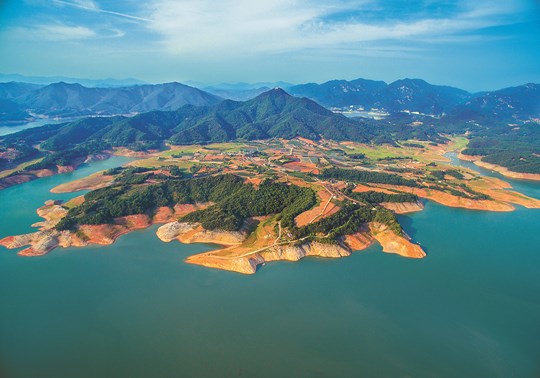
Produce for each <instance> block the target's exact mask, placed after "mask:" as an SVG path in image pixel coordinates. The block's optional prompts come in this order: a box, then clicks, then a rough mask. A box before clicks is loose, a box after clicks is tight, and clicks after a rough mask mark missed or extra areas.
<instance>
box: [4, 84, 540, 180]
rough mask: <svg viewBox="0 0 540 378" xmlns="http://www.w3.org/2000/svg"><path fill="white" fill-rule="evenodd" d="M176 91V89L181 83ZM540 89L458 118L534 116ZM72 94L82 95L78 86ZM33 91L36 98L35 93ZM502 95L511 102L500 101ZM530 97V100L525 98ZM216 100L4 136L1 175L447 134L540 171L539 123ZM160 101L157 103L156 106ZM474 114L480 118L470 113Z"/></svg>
mask: <svg viewBox="0 0 540 378" xmlns="http://www.w3.org/2000/svg"><path fill="white" fill-rule="evenodd" d="M173 87H178V85H177V84H175V85H174V86H173ZM538 87H539V86H538V85H525V86H522V87H517V88H512V89H507V90H504V91H503V92H502V94H499V95H497V96H496V95H494V94H493V93H491V92H490V93H486V94H483V95H482V96H481V97H478V98H474V99H471V100H470V101H468V102H465V103H463V104H461V105H460V106H463V107H465V108H467V109H468V110H467V112H465V113H460V114H462V115H463V114H465V115H473V114H474V115H476V116H478V114H480V113H481V112H487V109H489V108H492V107H495V108H496V109H500V114H503V111H504V112H506V113H505V114H508V110H507V109H514V110H517V111H520V112H521V111H524V109H527V110H526V111H527V112H529V111H530V110H531V109H536V108H537V105H538V101H537V98H536V97H534V96H537V94H538V89H539V88H538ZM69 88H75V89H80V86H75V87H72V86H70V87H69ZM83 88H84V87H83ZM178 88H183V87H178ZM8 89H9V90H7V89H6V88H4V92H3V93H4V95H5V96H12V97H15V98H20V96H23V97H24V96H26V95H24V94H23V95H21V91H23V89H24V88H22V89H21V87H20V86H16V85H12V86H10V87H9V88H8ZM43 89H47V87H42V88H39V89H37V90H38V91H42V92H41V93H47V92H44V91H43ZM83 91H85V90H83ZM30 93H35V89H34V90H32V92H30ZM136 93H139V92H136ZM195 93H198V92H195ZM503 95H504V96H506V97H502V96H503ZM524 95H525V96H526V101H525V100H523V99H520V98H521V97H522V96H524ZM165 97H166V98H167V99H168V100H167V101H168V102H166V103H168V104H171V105H169V106H170V107H176V105H172V103H171V100H169V98H170V96H165ZM43 98H45V99H43ZM68 98H69V96H68ZM76 98H77V97H76ZM158 98H159V96H158ZM501 98H503V99H506V100H505V101H506V102H505V103H503V102H502V100H500V99H501ZM205 99H207V98H205ZM482 99H485V101H484V100H482ZM91 100H93V101H91V103H96V101H95V99H92V98H91ZM210 100H213V101H215V102H217V103H215V104H213V105H192V104H186V105H183V106H180V107H178V108H177V109H176V110H167V111H161V110H160V111H149V112H142V113H140V114H136V115H134V116H130V117H127V116H110V117H95V116H91V117H84V118H80V119H77V120H75V121H71V122H66V123H61V124H54V125H46V126H42V127H37V128H32V129H27V130H23V131H21V132H18V133H14V134H10V135H6V136H3V137H0V169H1V170H4V169H9V168H13V167H15V166H16V165H18V164H20V163H22V162H26V161H29V160H32V159H36V158H38V157H43V159H42V160H41V161H40V162H39V163H35V164H33V165H31V166H28V167H26V168H25V170H26V171H28V170H35V169H55V167H57V166H64V165H66V164H70V162H71V161H73V160H74V159H79V160H81V159H82V160H84V159H86V158H87V157H88V156H90V155H92V154H95V153H99V152H102V151H105V150H110V149H111V148H114V147H127V148H129V149H132V150H148V149H160V148H164V146H165V144H175V145H182V144H199V143H200V144H204V143H211V142H227V141H234V140H262V139H270V138H284V139H293V138H295V137H304V138H308V139H312V140H319V139H332V140H336V141H357V142H362V143H374V144H383V143H390V144H393V145H395V146H398V145H399V144H398V142H399V141H407V140H412V139H417V140H424V141H430V142H432V143H440V142H444V141H446V140H447V139H445V136H444V135H446V134H454V135H464V134H465V135H467V134H468V136H469V138H471V142H470V146H471V148H472V149H471V150H470V151H469V152H470V153H471V154H481V155H486V159H491V161H497V162H498V164H500V165H505V166H508V167H514V168H515V169H516V170H521V171H524V172H537V171H539V170H540V158H538V156H537V154H538V146H537V142H535V141H536V137H535V135H537V134H538V131H539V130H540V129H539V128H538V124H537V123H534V122H529V123H524V124H523V125H522V126H521V127H517V128H515V127H514V128H509V127H508V123H504V122H493V123H490V124H484V125H481V124H478V123H476V122H470V121H465V120H458V122H455V121H456V118H451V116H444V117H440V118H437V117H429V116H423V115H413V114H408V113H396V114H395V115H391V116H390V117H388V119H386V120H381V121H377V120H371V119H365V118H358V117H357V118H348V117H345V116H344V115H342V114H339V113H334V112H332V111H330V110H328V109H327V108H325V107H323V106H321V105H319V104H318V103H316V102H315V101H313V100H310V99H308V98H306V97H302V98H300V97H294V96H291V95H290V94H288V93H287V92H285V91H284V90H283V89H280V88H275V89H272V90H269V91H267V92H264V93H262V94H260V95H259V96H257V97H255V98H254V99H251V100H248V101H243V102H240V101H233V100H223V101H220V100H219V99H217V98H214V97H210ZM6 101H10V100H6ZM34 101H36V102H37V103H39V101H43V106H45V104H46V103H47V102H46V101H49V100H48V99H47V97H46V96H45V95H44V97H37V98H35V99H34ZM97 103H99V102H97ZM148 103H151V102H148ZM156 103H158V101H155V102H154V103H153V104H156ZM161 104H164V103H161ZM505 104H506V105H505ZM76 105H80V103H76ZM158 105H159V104H158ZM508 105H509V106H508ZM473 108H474V109H475V111H474V112H473V110H471V109H473ZM512 114H513V113H512ZM418 120H422V121H418ZM412 121H414V122H412ZM531 138H532V139H531ZM517 146H519V148H517ZM516 162H517V163H516ZM518 163H519V164H518Z"/></svg>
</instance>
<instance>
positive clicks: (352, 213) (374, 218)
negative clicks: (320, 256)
mask: <svg viewBox="0 0 540 378" xmlns="http://www.w3.org/2000/svg"><path fill="white" fill-rule="evenodd" d="M368 222H378V223H382V224H385V225H387V226H388V227H389V228H390V229H391V230H392V231H394V232H395V233H397V234H398V235H401V233H402V229H401V225H400V224H399V222H398V221H397V219H396V216H395V215H394V213H392V212H391V211H390V210H387V209H385V208H384V207H381V206H374V207H372V206H360V205H357V204H353V203H346V204H345V205H344V206H343V207H342V208H341V209H340V210H339V211H338V212H337V213H335V214H332V215H330V216H329V217H326V218H323V219H321V220H319V221H317V222H314V223H311V224H309V225H306V226H304V227H301V228H297V229H294V230H293V232H294V233H293V235H294V236H296V237H297V238H304V237H309V238H311V239H313V238H315V237H317V239H318V240H321V241H327V242H333V241H335V240H336V238H337V237H339V236H343V235H349V234H354V233H355V232H358V231H359V230H360V229H361V227H362V225H364V224H366V223H368Z"/></svg>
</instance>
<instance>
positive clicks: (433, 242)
mask: <svg viewBox="0 0 540 378" xmlns="http://www.w3.org/2000/svg"><path fill="white" fill-rule="evenodd" d="M128 160H129V159H126V158H121V157H113V158H110V159H108V160H105V161H99V162H93V163H90V164H88V165H85V166H83V167H81V168H80V169H78V170H77V171H75V172H72V173H68V174H63V175H57V176H53V177H47V178H42V179H39V180H36V181H32V182H29V183H25V184H22V185H17V186H14V187H11V188H8V189H5V190H2V191H0V208H1V209H2V213H1V214H2V221H1V223H0V237H4V236H6V235H13V234H19V233H25V232H31V231H32V228H31V227H30V226H31V224H32V223H34V222H37V221H39V220H40V218H39V217H38V216H37V214H36V212H35V211H36V209H37V208H38V207H39V206H41V204H42V203H43V202H44V201H45V200H47V199H68V198H72V197H74V196H76V195H78V194H80V193H70V194H52V193H50V192H49V190H50V189H51V188H53V187H54V186H57V185H59V184H61V183H64V182H68V181H72V180H74V179H77V178H80V177H84V176H86V175H88V174H90V173H92V172H96V171H99V170H103V169H107V168H110V167H114V166H118V165H122V164H124V163H126V162H127V161H128ZM454 163H457V161H454ZM464 164H468V163H464ZM482 172H483V173H484V174H490V175H491V174H492V173H491V172H489V171H482ZM509 182H511V183H512V184H513V185H514V186H515V188H516V189H517V190H520V191H522V192H524V193H525V194H528V195H530V196H533V197H536V198H540V183H532V182H525V181H510V180H509ZM400 221H401V223H402V224H403V226H404V229H405V231H406V232H407V233H408V234H409V235H411V236H412V237H413V239H414V240H415V241H417V242H420V243H421V244H422V246H423V248H424V249H425V250H426V252H427V254H428V256H427V257H426V258H425V259H422V260H416V259H406V258H402V257H399V256H397V255H391V254H385V253H382V252H381V248H380V247H379V246H378V245H374V246H372V247H370V248H369V249H368V250H365V251H362V252H357V253H354V254H353V255H352V256H351V257H348V258H343V259H332V260H327V259H315V258H307V259H304V260H302V261H299V262H296V263H288V262H275V263H269V264H267V265H265V266H263V267H262V268H261V269H260V270H259V271H258V272H257V274H255V275H251V276H245V275H241V274H237V273H232V272H226V271H219V270H213V269H208V268H204V267H200V266H194V265H188V264H185V263H184V259H185V258H186V257H187V256H189V255H191V254H194V253H198V252H203V251H207V250H209V249H211V248H214V247H213V246H211V245H205V244H191V245H184V244H180V243H178V242H172V243H163V242H161V241H160V240H159V239H158V238H157V237H156V236H155V231H156V228H157V227H156V226H154V227H152V228H150V229H147V230H143V231H137V232H133V233H131V234H128V235H124V236H122V237H120V238H119V239H118V240H117V242H116V243H115V244H113V245H111V246H104V247H100V246H91V247H85V248H68V249H61V248H59V249H56V250H54V251H52V252H51V253H49V254H47V255H45V256H43V257H33V258H26V257H20V256H17V255H16V252H17V251H16V250H7V249H4V248H1V247H0V314H1V315H0V376H2V377H4V376H5V377H31V378H35V377H98V376H114V377H180V376H184V377H204V376H219V377H252V376H256V377H276V376H277V377H288V376H306V377H330V376H339V377H358V376H365V377H373V376H379V377H398V376H411V377H434V376H437V377H510V376H512V377H538V376H539V375H540V358H539V357H540V247H539V246H540V233H539V232H538V230H539V225H540V211H539V210H529V209H525V208H522V207H518V208H517V209H516V211H514V212H510V213H493V212H482V211H470V210H464V209H454V208H448V207H444V206H442V205H438V204H436V203H433V202H427V203H426V208H425V210H424V211H422V212H419V213H415V214H412V215H407V216H400Z"/></svg>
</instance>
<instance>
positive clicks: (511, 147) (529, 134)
mask: <svg viewBox="0 0 540 378" xmlns="http://www.w3.org/2000/svg"><path fill="white" fill-rule="evenodd" d="M463 153H464V154H466V155H481V156H483V157H482V160H483V161H485V162H487V163H491V164H497V165H501V166H503V167H506V168H508V169H509V170H511V171H514V172H523V173H540V127H538V124H537V123H534V122H529V123H525V124H523V125H521V126H519V127H514V128H511V127H508V125H507V124H504V125H496V126H494V127H491V128H486V129H482V130H481V131H477V132H476V133H475V134H474V136H473V138H472V139H471V141H470V142H469V144H468V146H467V148H466V149H465V150H464V151H463Z"/></svg>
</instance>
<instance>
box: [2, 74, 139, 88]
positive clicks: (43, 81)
mask: <svg viewBox="0 0 540 378" xmlns="http://www.w3.org/2000/svg"><path fill="white" fill-rule="evenodd" d="M9 81H16V82H24V83H32V84H40V85H48V84H53V83H58V82H61V81H63V82H64V83H70V84H75V83H78V84H81V85H84V86H85V87H91V88H92V87H100V88H104V87H109V88H110V87H128V86H131V85H142V84H148V83H147V82H144V81H142V80H137V79H133V78H127V79H113V78H107V79H86V78H75V77H68V76H26V75H20V74H6V73H0V82H9Z"/></svg>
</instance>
